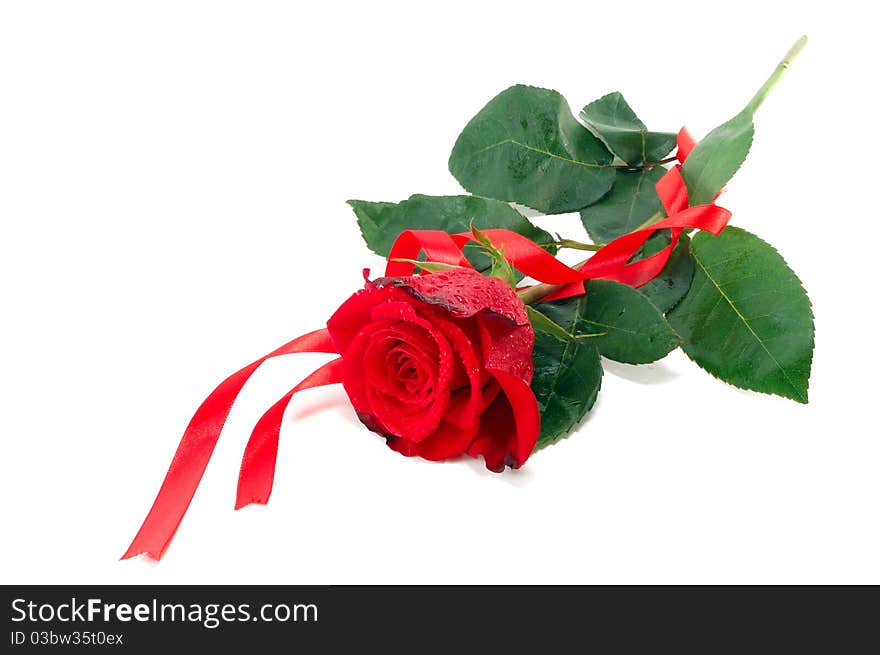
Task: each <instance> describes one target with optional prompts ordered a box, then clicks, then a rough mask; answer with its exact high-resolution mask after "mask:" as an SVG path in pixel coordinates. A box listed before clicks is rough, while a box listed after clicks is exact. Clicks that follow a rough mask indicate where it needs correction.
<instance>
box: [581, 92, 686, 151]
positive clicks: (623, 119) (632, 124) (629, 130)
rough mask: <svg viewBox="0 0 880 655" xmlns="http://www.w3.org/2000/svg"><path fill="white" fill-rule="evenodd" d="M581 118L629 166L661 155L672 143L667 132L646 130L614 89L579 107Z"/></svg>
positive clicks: (671, 137)
mask: <svg viewBox="0 0 880 655" xmlns="http://www.w3.org/2000/svg"><path fill="white" fill-rule="evenodd" d="M581 119H582V120H583V121H584V122H585V123H586V124H587V125H588V126H589V127H590V128H591V129H592V130H593V132H594V133H595V134H597V135H598V136H599V138H601V139H602V141H604V142H605V145H607V146H608V148H609V149H610V150H611V152H613V153H614V154H616V155H617V156H618V157H620V158H621V159H622V160H623V161H625V162H626V163H627V164H629V165H630V166H638V165H641V164H643V163H646V162H657V161H660V160H661V159H663V158H664V157H665V156H666V155H668V154H669V153H670V151H671V150H672V149H673V148H674V147H675V137H676V135H675V134H674V133H671V132H649V131H648V128H647V127H645V124H644V123H643V122H642V121H640V120H639V117H638V116H636V114H635V112H634V111H633V110H632V109H631V108H630V106H629V105H628V104H627V102H626V100H624V99H623V96H622V95H621V94H620V93H618V92H617V91H615V92H613V93H609V94H608V95H606V96H602V97H601V98H599V99H598V100H594V101H593V102H591V103H590V104H588V105H587V106H586V107H584V108H583V109H582V110H581Z"/></svg>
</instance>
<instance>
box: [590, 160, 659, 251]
mask: <svg viewBox="0 0 880 655" xmlns="http://www.w3.org/2000/svg"><path fill="white" fill-rule="evenodd" d="M664 173H666V169H664V168H663V167H662V166H654V167H653V168H648V169H645V170H640V171H623V170H619V171H617V176H616V180H615V182H614V186H613V187H612V188H611V191H609V192H608V194H607V195H606V196H604V197H603V198H602V199H601V200H599V201H598V202H596V203H593V204H592V205H590V206H589V207H586V208H584V209H582V210H581V222H582V223H583V224H584V227H585V228H586V230H587V233H588V234H589V235H590V238H591V239H592V240H593V242H594V243H608V242H609V241H612V240H614V239H616V238H617V237H619V236H621V235H623V234H627V233H629V232H632V231H633V230H635V229H636V228H637V227H640V226H642V225H643V224H644V223H645V221H647V220H648V219H649V218H650V217H651V216H653V215H654V214H656V213H657V212H662V211H663V205H661V204H660V198H659V196H658V195H657V190H656V189H655V188H654V185H655V184H657V180H659V179H660V178H661V177H663V175H664Z"/></svg>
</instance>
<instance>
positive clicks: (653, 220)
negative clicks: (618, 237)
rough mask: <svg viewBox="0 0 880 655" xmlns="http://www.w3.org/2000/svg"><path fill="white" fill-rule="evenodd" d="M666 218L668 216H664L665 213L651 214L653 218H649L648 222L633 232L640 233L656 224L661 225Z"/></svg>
mask: <svg viewBox="0 0 880 655" xmlns="http://www.w3.org/2000/svg"><path fill="white" fill-rule="evenodd" d="M664 216H666V214H664V213H663V212H657V213H655V214H651V216H650V217H648V220H647V221H645V222H644V223H642V224H641V225H639V226H638V227H637V228H636V229H634V230H633V232H638V231H639V230H643V229H645V228H646V227H649V226H651V225H653V224H654V223H659V222H660V221H662V220H663V218H664Z"/></svg>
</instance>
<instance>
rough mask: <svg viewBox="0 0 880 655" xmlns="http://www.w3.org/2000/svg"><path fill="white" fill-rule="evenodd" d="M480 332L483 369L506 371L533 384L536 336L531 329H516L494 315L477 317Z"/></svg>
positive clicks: (525, 327) (521, 327)
mask: <svg viewBox="0 0 880 655" xmlns="http://www.w3.org/2000/svg"><path fill="white" fill-rule="evenodd" d="M477 323H478V325H479V328H480V345H481V348H482V350H483V366H484V367H485V368H486V369H490V368H494V369H498V370H502V371H505V372H507V373H509V374H510V375H513V376H515V377H518V378H520V379H521V380H523V381H524V382H527V383H528V382H531V381H532V375H533V374H534V361H533V360H532V349H533V348H534V345H535V334H534V332H533V331H532V326H531V325H523V326H512V325H510V323H509V322H508V321H505V320H504V319H501V318H499V317H498V316H495V315H494V314H480V315H479V316H477Z"/></svg>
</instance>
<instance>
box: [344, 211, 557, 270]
mask: <svg viewBox="0 0 880 655" xmlns="http://www.w3.org/2000/svg"><path fill="white" fill-rule="evenodd" d="M348 204H349V205H351V207H352V209H354V213H355V215H356V216H357V221H358V225H359V226H360V228H361V234H362V235H363V237H364V241H366V242H367V245H368V246H369V248H370V250H372V251H373V252H375V253H376V254H377V255H381V256H382V257H387V256H388V252H389V251H390V250H391V246H392V244H393V243H394V240H395V239H396V238H397V237H398V235H399V234H400V233H401V232H403V231H404V230H443V231H445V232H450V233H457V232H468V231H470V225H471V219H473V222H474V225H475V226H476V227H478V228H482V229H489V228H506V229H508V230H512V231H514V232H517V233H519V234H522V235H523V236H525V237H527V238H529V239H531V240H532V241H537V242H538V243H546V242H549V241H553V239H554V237H552V236H551V235H550V234H548V233H547V232H545V231H544V230H542V229H540V228H538V227H535V226H534V225H533V224H532V223H530V222H529V221H528V220H527V219H526V218H525V217H524V216H523V215H522V214H520V213H519V212H518V211H516V210H515V209H514V208H513V207H511V206H510V205H508V204H507V203H506V202H500V201H498V200H492V199H490V198H478V197H476V196H425V195H419V194H417V195H413V196H410V197H409V199H408V200H404V201H403V202H399V203H394V202H368V201H366V200H349V201H348ZM548 250H549V251H550V252H554V253H555V252H556V249H555V248H552V247H549V248H548ZM464 252H465V254H466V255H467V257H468V260H470V262H471V263H472V264H473V265H474V267H475V268H476V269H477V270H479V271H487V270H489V269H490V268H491V266H492V262H491V260H490V259H489V257H488V256H487V255H486V254H485V253H484V252H482V249H481V248H479V247H478V246H477V245H476V244H468V245H466V246H465V247H464Z"/></svg>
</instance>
